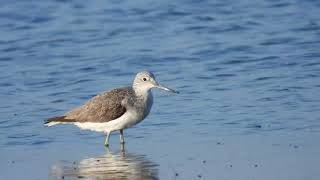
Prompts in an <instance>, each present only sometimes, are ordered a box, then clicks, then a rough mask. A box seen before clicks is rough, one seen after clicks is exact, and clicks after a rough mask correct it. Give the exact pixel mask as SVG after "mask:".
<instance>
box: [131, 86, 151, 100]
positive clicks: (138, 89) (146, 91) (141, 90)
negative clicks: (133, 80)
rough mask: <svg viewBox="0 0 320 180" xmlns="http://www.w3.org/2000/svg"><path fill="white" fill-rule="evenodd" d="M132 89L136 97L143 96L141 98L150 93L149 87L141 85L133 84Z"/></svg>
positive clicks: (146, 96)
mask: <svg viewBox="0 0 320 180" xmlns="http://www.w3.org/2000/svg"><path fill="white" fill-rule="evenodd" d="M133 90H134V92H135V94H136V96H137V97H139V98H143V99H145V98H148V96H149V95H150V93H151V89H150V88H146V87H141V86H133Z"/></svg>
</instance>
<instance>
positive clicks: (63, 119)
mask: <svg viewBox="0 0 320 180" xmlns="http://www.w3.org/2000/svg"><path fill="white" fill-rule="evenodd" d="M71 122H75V120H73V119H66V116H57V117H52V118H49V119H47V120H45V122H44V125H45V126H48V127H50V126H53V125H57V124H64V123H71Z"/></svg>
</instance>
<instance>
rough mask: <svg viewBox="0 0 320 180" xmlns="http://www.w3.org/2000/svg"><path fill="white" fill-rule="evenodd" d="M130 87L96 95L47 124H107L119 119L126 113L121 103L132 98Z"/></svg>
mask: <svg viewBox="0 0 320 180" xmlns="http://www.w3.org/2000/svg"><path fill="white" fill-rule="evenodd" d="M134 96H135V94H134V90H133V89H132V88H131V87H124V88H117V89H113V90H111V91H109V92H104V93H101V94H98V95H97V96H95V97H93V98H92V99H90V100H88V101H87V102H86V103H85V104H84V105H82V106H79V107H77V108H75V109H73V110H71V111H69V112H67V113H66V114H65V115H64V116H61V117H54V118H50V119H49V120H48V122H52V121H54V122H100V123H101V122H108V121H112V120H114V119H117V118H119V117H120V116H122V115H123V114H124V113H125V112H126V108H125V107H123V106H122V105H121V102H122V100H123V99H125V98H126V97H134Z"/></svg>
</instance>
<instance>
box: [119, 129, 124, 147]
mask: <svg viewBox="0 0 320 180" xmlns="http://www.w3.org/2000/svg"><path fill="white" fill-rule="evenodd" d="M120 143H121V144H124V136H123V129H120Z"/></svg>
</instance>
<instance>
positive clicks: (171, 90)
mask: <svg viewBox="0 0 320 180" xmlns="http://www.w3.org/2000/svg"><path fill="white" fill-rule="evenodd" d="M156 87H157V88H159V89H162V90H165V91H169V92H172V93H176V94H179V91H176V90H173V89H171V88H168V87H166V86H163V85H161V84H158V85H157V86H156Z"/></svg>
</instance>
